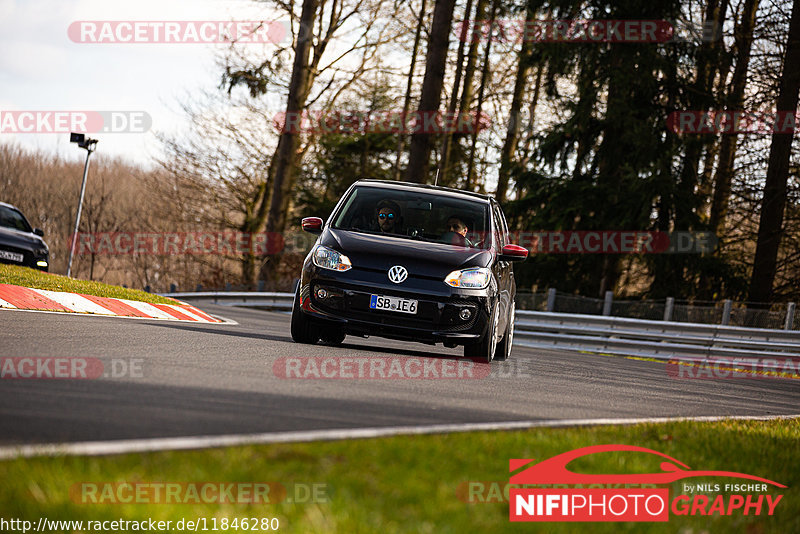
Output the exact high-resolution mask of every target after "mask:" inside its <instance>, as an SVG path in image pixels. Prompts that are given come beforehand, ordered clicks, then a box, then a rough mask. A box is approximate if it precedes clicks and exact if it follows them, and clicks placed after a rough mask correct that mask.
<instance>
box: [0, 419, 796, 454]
mask: <svg viewBox="0 0 800 534" xmlns="http://www.w3.org/2000/svg"><path fill="white" fill-rule="evenodd" d="M798 417H800V414H793V415H756V416H748V415H737V416H724V415H720V416H717V415H713V416H699V417H641V418H630V419H614V418H604V419H553V420H546V421H507V422H499V423H464V424H450V425H420V426H396V427H372V428H350V429H332V430H303V431H297V432H266V433H261V434H227V435H220V436H185V437H176V438H150V439H123V440H113V441H83V442H75V443H52V444H44V445H17V446H13V445H12V446H5V447H0V459H10V458H29V457H33V456H59V455H85V456H103V455H109V454H128V453H136V452H155V451H177V450H190V449H206V448H211V447H232V446H238V445H258V444H267V443H292V442H308V441H337V440H345V439H365V438H380V437H387V436H397V435H401V434H405V435H416V434H444V433H449V432H479V431H487V430H525V429H528V428H559V427H569V426H599V425H636V424H640V423H670V422H675V421H698V422H713V421H723V420H735V421H769V420H773V419H796V418H798Z"/></svg>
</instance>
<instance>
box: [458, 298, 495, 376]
mask: <svg viewBox="0 0 800 534" xmlns="http://www.w3.org/2000/svg"><path fill="white" fill-rule="evenodd" d="M499 315H500V304H499V303H497V304H495V307H494V314H492V319H491V321H490V322H489V328H487V329H486V334H485V335H484V336H483V338H482V339H481V340H480V341H479V342H477V343H473V344H472V345H464V357H466V358H471V359H473V360H478V361H482V362H486V363H491V361H492V360H493V359H494V358H495V353H496V352H497V332H496V330H497V322H498V321H497V319H498V317H499Z"/></svg>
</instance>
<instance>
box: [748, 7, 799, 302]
mask: <svg viewBox="0 0 800 534" xmlns="http://www.w3.org/2000/svg"><path fill="white" fill-rule="evenodd" d="M798 65H800V0H794V3H793V6H792V17H791V21H790V23H789V35H788V39H787V41H786V50H785V52H784V56H783V73H782V74H781V79H780V90H779V93H778V98H777V100H776V101H775V110H776V111H782V112H786V113H790V114H792V115H794V114H795V113H796V111H797V103H798V93H800V69H798V68H797V66H798ZM793 137H794V128H792V131H791V132H789V133H773V134H772V144H771V145H770V149H769V167H768V168H767V178H766V181H765V183H764V200H763V202H762V204H761V216H760V218H759V223H758V242H757V244H756V255H755V259H754V264H753V275H752V277H751V279H750V293H749V297H748V299H749V300H750V302H768V301H769V300H770V299H771V298H772V285H773V282H774V280H775V272H776V269H777V260H778V249H779V248H780V243H781V237H782V234H783V212H784V207H785V206H786V183H787V180H788V177H789V160H790V158H791V150H792V138H793Z"/></svg>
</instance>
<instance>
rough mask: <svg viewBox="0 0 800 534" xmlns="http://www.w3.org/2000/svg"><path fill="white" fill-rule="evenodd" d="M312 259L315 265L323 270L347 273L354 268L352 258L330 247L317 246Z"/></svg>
mask: <svg viewBox="0 0 800 534" xmlns="http://www.w3.org/2000/svg"><path fill="white" fill-rule="evenodd" d="M311 258H312V260H313V261H314V265H316V266H317V267H322V268H323V269H331V270H334V271H347V270H350V269H352V268H353V264H352V263H350V258H348V257H347V256H345V255H344V254H342V253H340V252H336V251H335V250H331V249H329V248H328V247H323V246H322V245H317V247H316V248H315V249H314V252H313V253H312V254H311Z"/></svg>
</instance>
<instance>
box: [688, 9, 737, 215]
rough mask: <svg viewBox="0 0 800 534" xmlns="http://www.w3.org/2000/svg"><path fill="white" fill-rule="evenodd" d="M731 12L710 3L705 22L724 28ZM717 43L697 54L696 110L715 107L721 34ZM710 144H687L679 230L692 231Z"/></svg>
mask: <svg viewBox="0 0 800 534" xmlns="http://www.w3.org/2000/svg"><path fill="white" fill-rule="evenodd" d="M727 10H728V0H721V1H720V0H709V1H708V4H707V7H706V14H705V17H704V22H705V23H706V24H715V25H716V26H715V27H716V28H722V25H723V23H724V21H725V15H726V13H727ZM715 38H716V39H714V40H713V41H710V42H709V41H704V42H703V43H702V44H701V45H700V48H699V50H698V53H697V75H696V77H695V82H694V84H693V87H692V94H693V96H694V98H692V99H691V102H692V109H693V110H702V111H705V110H708V109H709V107H710V106H711V104H712V103H713V95H712V90H711V88H712V87H713V82H714V77H715V74H716V70H717V69H716V67H717V63H716V58H717V55H718V53H719V49H720V47H721V46H722V45H723V43H722V36H721V32H720V34H718V35H715ZM705 142H706V140H705V139H704V138H703V137H701V136H700V135H697V134H693V135H690V136H689V137H688V139H687V141H686V152H685V154H684V158H683V168H682V169H681V176H680V181H679V187H678V197H677V198H676V203H675V227H676V229H681V230H688V229H689V228H690V227H691V226H692V223H691V220H692V218H693V216H694V215H696V214H694V213H693V209H694V208H695V205H694V204H695V202H694V198H695V193H694V188H695V186H696V185H697V166H698V164H699V162H700V156H701V155H702V153H703V145H704V144H705Z"/></svg>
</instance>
